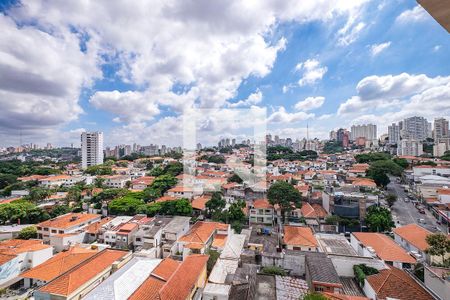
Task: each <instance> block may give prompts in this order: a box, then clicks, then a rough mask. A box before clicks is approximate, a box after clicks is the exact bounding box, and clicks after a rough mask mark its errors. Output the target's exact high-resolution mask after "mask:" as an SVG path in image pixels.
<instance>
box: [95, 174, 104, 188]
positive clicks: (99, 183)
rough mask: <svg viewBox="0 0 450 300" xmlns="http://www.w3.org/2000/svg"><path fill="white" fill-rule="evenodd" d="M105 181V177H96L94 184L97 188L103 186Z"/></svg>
mask: <svg viewBox="0 0 450 300" xmlns="http://www.w3.org/2000/svg"><path fill="white" fill-rule="evenodd" d="M104 183H105V178H101V177H96V178H95V179H94V186H95V187H96V188H103V184H104Z"/></svg>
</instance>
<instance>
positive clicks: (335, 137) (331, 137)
mask: <svg viewBox="0 0 450 300" xmlns="http://www.w3.org/2000/svg"><path fill="white" fill-rule="evenodd" d="M330 140H332V141H335V140H337V133H336V131H334V130H331V131H330Z"/></svg>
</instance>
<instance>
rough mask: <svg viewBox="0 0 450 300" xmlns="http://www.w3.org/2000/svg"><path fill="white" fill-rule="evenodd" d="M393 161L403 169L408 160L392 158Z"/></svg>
mask: <svg viewBox="0 0 450 300" xmlns="http://www.w3.org/2000/svg"><path fill="white" fill-rule="evenodd" d="M393 161H394V162H395V163H396V164H397V165H399V166H400V167H402V168H403V169H406V168H407V167H408V166H409V163H408V161H407V160H406V159H405V158H398V157H396V158H394V159H393Z"/></svg>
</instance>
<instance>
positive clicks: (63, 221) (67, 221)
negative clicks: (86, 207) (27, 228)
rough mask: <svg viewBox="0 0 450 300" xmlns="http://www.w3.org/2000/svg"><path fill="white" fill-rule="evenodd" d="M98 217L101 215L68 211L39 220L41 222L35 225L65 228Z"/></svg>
mask: <svg viewBox="0 0 450 300" xmlns="http://www.w3.org/2000/svg"><path fill="white" fill-rule="evenodd" d="M100 217H101V215H96V214H82V213H68V214H65V215H62V216H59V217H56V218H53V219H50V220H47V221H44V222H41V223H39V224H37V226H40V227H50V228H59V229H66V228H70V227H74V226H77V225H79V224H82V223H86V222H89V221H93V220H95V219H98V218H100Z"/></svg>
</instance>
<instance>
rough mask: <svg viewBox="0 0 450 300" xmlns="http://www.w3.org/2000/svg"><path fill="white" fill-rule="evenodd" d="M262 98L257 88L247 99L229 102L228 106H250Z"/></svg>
mask: <svg viewBox="0 0 450 300" xmlns="http://www.w3.org/2000/svg"><path fill="white" fill-rule="evenodd" d="M262 99H263V94H262V92H261V91H260V90H259V89H258V90H256V92H254V93H252V94H250V95H249V96H248V97H247V99H245V100H239V101H238V102H236V103H230V104H229V105H228V106H229V107H245V106H252V105H256V104H258V103H260V102H261V101H262Z"/></svg>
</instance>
